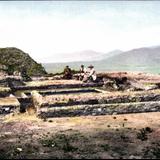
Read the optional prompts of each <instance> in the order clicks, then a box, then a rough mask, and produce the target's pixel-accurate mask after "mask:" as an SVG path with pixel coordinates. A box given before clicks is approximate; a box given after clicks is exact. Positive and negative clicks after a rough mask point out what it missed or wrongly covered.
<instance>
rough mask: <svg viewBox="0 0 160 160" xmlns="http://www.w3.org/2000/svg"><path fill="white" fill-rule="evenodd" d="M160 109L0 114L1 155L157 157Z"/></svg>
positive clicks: (15, 156) (23, 156)
mask: <svg viewBox="0 0 160 160" xmlns="http://www.w3.org/2000/svg"><path fill="white" fill-rule="evenodd" d="M159 117H160V113H158V112H157V113H141V114H125V115H112V116H108V115H107V116H85V117H84V116H83V117H72V118H70V117H66V118H50V119H43V120H40V119H38V118H36V117H35V116H34V115H30V116H29V115H27V114H26V113H25V114H20V115H7V116H6V117H1V119H0V121H1V123H0V159H4V158H18V159H21V158H26V159H30V158H34V159H46V158H52V159H69V158H70V159H91V158H94V159H106V158H107V159H113V158H117V159H122V158H123V159H126V158H129V159H140V158H148V159H150V158H160V118H159Z"/></svg>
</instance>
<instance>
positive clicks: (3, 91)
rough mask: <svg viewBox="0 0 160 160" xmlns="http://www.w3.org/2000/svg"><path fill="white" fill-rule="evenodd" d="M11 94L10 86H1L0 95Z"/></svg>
mask: <svg viewBox="0 0 160 160" xmlns="http://www.w3.org/2000/svg"><path fill="white" fill-rule="evenodd" d="M10 94H11V89H10V88H9V87H0V97H7V96H9V95H10Z"/></svg>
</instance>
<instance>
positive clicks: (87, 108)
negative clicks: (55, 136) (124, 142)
mask: <svg viewBox="0 0 160 160" xmlns="http://www.w3.org/2000/svg"><path fill="white" fill-rule="evenodd" d="M159 111H160V101H157V102H154V101H151V102H137V103H119V104H98V105H97V104H95V105H87V104H85V105H75V106H68V107H65V106H64V107H52V108H49V107H45V108H41V111H40V114H39V116H40V117H48V118H49V117H73V116H88V115H92V116H97V115H114V114H128V113H143V112H159Z"/></svg>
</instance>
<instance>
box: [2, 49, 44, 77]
mask: <svg viewBox="0 0 160 160" xmlns="http://www.w3.org/2000/svg"><path fill="white" fill-rule="evenodd" d="M0 66H1V67H0V69H1V70H5V71H6V72H7V73H9V74H12V73H13V72H14V71H19V72H21V71H22V69H25V70H26V71H27V74H28V75H30V76H33V75H44V74H46V71H45V69H44V67H43V66H42V65H41V64H39V63H37V62H36V61H34V60H33V59H32V58H31V57H30V56H29V54H27V53H24V52H23V51H22V50H20V49H18V48H14V47H8V48H0Z"/></svg>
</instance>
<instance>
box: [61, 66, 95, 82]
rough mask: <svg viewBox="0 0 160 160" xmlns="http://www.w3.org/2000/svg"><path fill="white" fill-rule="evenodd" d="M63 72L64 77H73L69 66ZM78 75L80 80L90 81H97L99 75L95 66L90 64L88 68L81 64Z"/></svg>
mask: <svg viewBox="0 0 160 160" xmlns="http://www.w3.org/2000/svg"><path fill="white" fill-rule="evenodd" d="M63 73H64V75H63V78H64V79H72V77H73V74H72V70H71V69H70V67H69V66H66V67H65V69H64V72H63ZM77 77H78V80H81V81H83V82H88V81H91V82H96V80H97V75H96V71H95V69H94V66H93V65H89V66H88V68H86V67H85V66H84V65H81V67H80V70H79V73H78V74H77Z"/></svg>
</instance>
